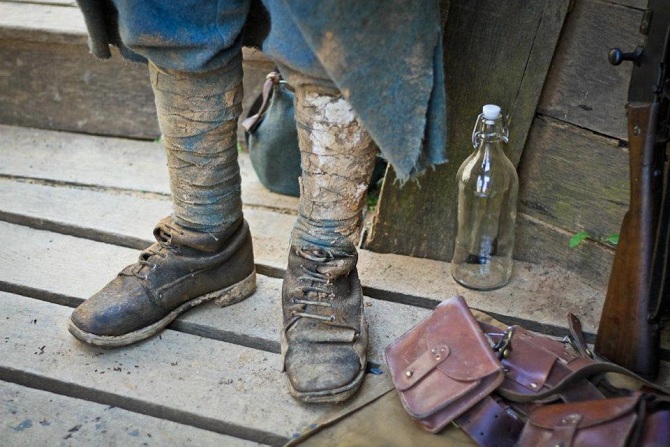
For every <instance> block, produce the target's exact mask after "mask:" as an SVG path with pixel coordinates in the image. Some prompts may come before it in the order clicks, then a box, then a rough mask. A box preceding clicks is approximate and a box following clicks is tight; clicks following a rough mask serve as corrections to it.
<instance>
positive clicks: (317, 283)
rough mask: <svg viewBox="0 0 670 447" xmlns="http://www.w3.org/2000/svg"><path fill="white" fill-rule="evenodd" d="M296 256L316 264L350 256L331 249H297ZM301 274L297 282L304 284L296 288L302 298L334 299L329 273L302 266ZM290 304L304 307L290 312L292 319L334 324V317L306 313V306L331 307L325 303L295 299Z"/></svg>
mask: <svg viewBox="0 0 670 447" xmlns="http://www.w3.org/2000/svg"><path fill="white" fill-rule="evenodd" d="M296 254H297V255H298V256H300V257H302V258H305V259H307V260H309V261H313V262H315V263H317V264H322V263H326V262H329V261H332V260H334V259H336V258H337V257H346V256H351V255H350V254H348V253H344V252H335V251H334V250H332V249H318V250H308V249H303V248H297V249H296ZM300 269H301V271H302V274H301V275H300V276H298V278H297V279H298V281H299V282H301V283H302V282H304V283H306V284H304V285H301V286H300V287H299V288H298V291H299V292H300V294H301V295H302V296H303V297H310V296H313V297H316V298H317V299H318V298H321V299H329V300H332V299H333V298H335V294H334V293H333V292H332V291H331V290H329V286H331V285H332V284H333V279H334V277H333V275H332V274H331V273H329V272H326V273H321V272H319V271H317V270H316V268H315V269H314V270H310V269H309V268H307V267H305V266H304V265H301V266H300ZM291 304H298V305H302V306H304V307H303V309H302V311H295V310H294V311H292V312H291V316H293V317H304V318H311V319H314V320H319V321H323V322H327V323H333V322H335V315H334V314H330V315H325V316H324V315H319V314H317V313H310V312H307V311H306V309H305V308H306V307H307V306H315V307H316V308H317V309H318V308H332V307H333V305H332V304H331V303H330V302H327V301H315V300H310V299H301V298H297V297H293V298H291Z"/></svg>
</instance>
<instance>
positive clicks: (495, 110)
mask: <svg viewBox="0 0 670 447" xmlns="http://www.w3.org/2000/svg"><path fill="white" fill-rule="evenodd" d="M482 114H483V115H484V119H487V120H497V119H498V118H499V117H500V107H498V106H497V105H495V104H486V105H485V106H484V107H482Z"/></svg>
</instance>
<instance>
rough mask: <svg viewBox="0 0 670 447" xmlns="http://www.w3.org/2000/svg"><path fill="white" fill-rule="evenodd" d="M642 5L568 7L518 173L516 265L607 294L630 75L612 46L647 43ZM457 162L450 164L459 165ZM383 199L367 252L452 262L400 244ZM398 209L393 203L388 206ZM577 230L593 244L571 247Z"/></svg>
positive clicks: (623, 199) (578, 2)
mask: <svg viewBox="0 0 670 447" xmlns="http://www.w3.org/2000/svg"><path fill="white" fill-rule="evenodd" d="M645 5H646V2H645V1H643V0H628V1H625V0H617V1H601V0H575V1H573V2H571V3H570V7H569V10H568V13H567V16H566V19H565V22H564V25H563V29H562V31H561V34H560V38H559V40H558V45H557V47H556V51H555V53H554V57H553V60H552V62H551V65H550V68H549V72H548V74H547V78H546V82H545V84H544V87H543V89H542V95H541V97H540V100H539V104H538V106H537V110H536V113H535V117H534V118H533V120H532V126H531V128H530V132H529V134H528V138H527V140H526V143H525V146H524V148H523V153H522V154H521V155H520V160H519V165H518V172H519V177H520V193H519V214H518V226H517V238H516V239H517V243H516V250H515V257H516V258H518V259H520V260H525V261H531V262H536V263H540V264H547V263H554V264H558V265H560V266H563V267H566V268H567V269H569V270H572V271H575V272H578V273H579V274H580V275H581V276H582V277H583V278H585V279H586V280H587V281H588V282H589V283H590V284H592V285H593V286H595V287H599V288H603V289H604V288H605V287H606V285H607V280H608V277H609V273H610V268H611V262H612V258H613V253H614V248H613V247H612V246H610V245H608V244H606V243H603V242H600V239H601V238H602V237H604V236H606V235H609V234H611V233H617V232H618V231H619V225H620V221H621V219H622V217H623V214H624V212H625V210H626V208H627V203H628V153H627V143H626V138H627V137H626V130H625V126H626V121H625V103H626V94H627V88H628V80H629V76H630V70H631V67H630V66H629V65H626V64H624V65H621V66H619V67H613V66H611V65H610V64H609V63H608V62H607V52H608V51H609V49H610V48H612V47H615V46H618V47H621V48H622V49H624V50H626V51H630V50H631V49H633V48H634V47H635V46H636V45H638V44H641V43H642V36H641V35H640V34H639V33H638V28H639V24H640V20H641V18H642V14H643V9H642V8H644V7H645ZM450 19H451V16H450ZM473 116H474V115H473ZM512 156H513V157H514V156H515V154H512ZM463 158H464V156H463ZM461 161H462V159H460V160H456V159H454V160H452V162H453V163H454V164H455V165H456V166H458V165H459V164H460V162H461ZM454 172H455V170H454ZM411 188H412V186H410V187H409V189H411ZM401 193H402V191H401ZM440 193H442V191H440ZM410 194H411V193H410ZM419 194H426V195H429V194H430V192H427V191H424V192H421V193H419ZM419 194H416V196H415V197H413V198H412V199H409V200H414V202H413V204H410V206H415V205H414V204H416V203H417V201H420V200H421V199H420V198H419V197H421V196H420V195H419ZM385 198H386V197H385V196H384V194H382V198H381V202H380V209H381V213H380V215H381V216H382V219H383V222H381V223H380V222H378V223H377V225H376V226H377V227H378V228H379V227H381V228H382V229H383V231H384V232H383V234H381V235H380V236H378V238H377V240H375V238H374V237H373V240H372V243H371V244H370V248H372V249H375V250H378V251H391V250H392V251H400V252H404V254H412V255H413V256H422V257H429V258H436V259H443V260H449V257H450V256H451V252H450V251H448V252H445V251H443V250H441V249H440V248H439V247H434V246H432V245H431V244H426V245H424V246H421V245H419V244H417V243H416V241H412V240H411V235H410V236H409V238H408V240H409V241H410V243H409V244H406V245H403V244H402V243H398V242H397V241H398V240H399V239H400V238H403V237H404V238H407V233H403V231H402V228H401V225H404V224H398V225H393V222H391V224H389V220H388V219H391V220H393V217H392V216H390V214H392V213H384V211H383V210H384V202H383V201H384V199H385ZM395 200H397V198H396V197H394V196H391V200H390V202H391V203H393V202H394V201H395ZM394 205H397V204H396V203H394ZM426 206H428V204H427V205H426ZM454 207H455V204H454ZM428 225H429V224H428ZM405 228H406V230H407V231H409V232H411V231H413V230H414V231H423V232H424V233H428V234H430V233H429V232H430V231H434V232H435V234H437V232H439V231H441V232H442V233H444V238H445V239H448V238H450V237H451V238H453V234H449V231H450V230H451V228H453V227H450V226H449V225H442V226H441V227H439V228H436V229H435V230H431V229H426V228H417V226H415V227H414V229H411V228H407V226H405ZM579 231H587V232H588V233H590V234H591V235H592V236H593V238H591V239H589V240H587V241H586V242H584V243H583V244H581V245H580V246H578V247H577V248H574V249H573V248H570V247H569V245H568V243H569V239H570V237H571V236H573V235H574V234H575V233H577V232H579ZM373 236H374V232H373ZM380 239H381V241H380ZM434 243H435V242H434ZM398 248H400V249H398Z"/></svg>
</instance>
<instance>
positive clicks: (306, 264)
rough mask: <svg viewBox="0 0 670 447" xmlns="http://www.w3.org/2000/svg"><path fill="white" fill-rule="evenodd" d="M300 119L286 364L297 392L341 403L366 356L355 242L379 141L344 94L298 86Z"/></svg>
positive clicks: (286, 295)
mask: <svg viewBox="0 0 670 447" xmlns="http://www.w3.org/2000/svg"><path fill="white" fill-rule="evenodd" d="M296 121H297V122H298V137H299V145H300V151H301V156H302V170H303V172H302V176H301V179H300V186H301V194H300V206H299V213H298V220H297V222H296V225H295V227H294V229H293V232H292V235H291V247H290V252H289V258H288V267H287V269H286V275H285V276H284V283H283V287H282V312H283V322H284V326H283V331H282V343H281V346H282V354H283V357H284V370H285V372H286V375H287V377H288V382H289V390H290V392H291V394H292V395H293V396H294V397H295V398H297V399H299V400H302V401H305V402H340V401H343V400H345V399H347V398H349V397H350V396H352V395H353V394H354V393H355V392H356V390H357V389H358V388H359V387H360V385H361V383H362V380H363V376H364V374H365V366H366V362H367V347H368V330H367V324H366V322H365V317H364V314H363V292H362V288H361V284H360V281H359V279H358V272H357V270H356V263H357V260H358V255H357V253H356V244H357V243H358V239H359V234H360V227H361V219H362V215H361V212H362V209H363V206H364V205H365V198H366V190H367V186H368V182H369V180H370V175H371V173H372V170H373V168H374V164H375V158H376V151H377V148H376V146H375V145H374V143H373V142H372V139H371V138H370V136H369V135H368V134H367V132H365V131H364V129H363V128H362V126H361V124H360V123H359V122H358V119H357V118H356V117H355V116H354V114H353V112H352V110H351V108H350V106H349V104H348V103H347V102H346V101H345V100H344V98H342V96H340V95H331V94H328V93H324V92H320V91H318V90H312V89H310V88H296Z"/></svg>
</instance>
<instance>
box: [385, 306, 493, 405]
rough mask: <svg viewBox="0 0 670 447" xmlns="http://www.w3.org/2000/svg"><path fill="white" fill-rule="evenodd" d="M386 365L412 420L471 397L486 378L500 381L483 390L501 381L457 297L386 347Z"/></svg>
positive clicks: (475, 326) (487, 347)
mask: <svg viewBox="0 0 670 447" xmlns="http://www.w3.org/2000/svg"><path fill="white" fill-rule="evenodd" d="M386 361H387V363H388V365H389V369H390V371H391V376H392V379H393V383H394V385H395V386H396V388H397V389H398V391H400V395H401V400H402V402H403V405H404V406H405V409H406V410H407V411H408V413H410V414H411V415H412V416H414V417H417V418H424V417H426V416H428V415H430V414H432V413H434V412H436V411H437V410H439V409H441V408H444V407H445V406H448V405H449V404H450V403H452V402H454V401H456V400H459V399H461V398H463V397H464V396H466V395H468V393H471V392H475V393H476V392H477V391H479V390H477V387H478V386H479V385H480V384H481V383H482V381H484V379H485V378H487V377H490V376H491V375H494V376H498V375H499V380H498V379H497V377H496V379H495V380H493V381H491V380H488V381H486V382H487V384H488V383H491V384H494V383H495V385H492V386H497V384H499V383H500V381H502V376H503V374H502V365H501V364H500V362H499V361H498V359H497V358H496V357H495V355H494V353H493V351H492V350H491V347H490V345H489V343H488V342H487V341H486V338H485V337H484V335H483V333H482V332H481V330H480V328H479V326H478V324H477V322H476V321H475V319H474V317H473V316H472V314H471V313H470V310H469V309H468V307H467V304H466V303H465V301H464V300H463V298H462V297H460V296H457V297H453V298H450V299H449V300H446V301H444V302H442V303H440V304H439V305H438V306H437V307H436V308H435V310H434V311H433V313H432V314H431V315H430V316H428V317H427V318H425V319H424V320H422V321H421V322H420V323H419V324H417V325H416V326H414V327H413V328H412V329H410V330H409V331H408V332H406V333H405V334H404V335H403V336H401V337H400V338H399V339H398V340H396V341H394V342H393V343H391V344H390V345H389V346H388V347H387V348H386ZM490 391H492V390H491V389H490V390H487V391H486V392H490Z"/></svg>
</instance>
